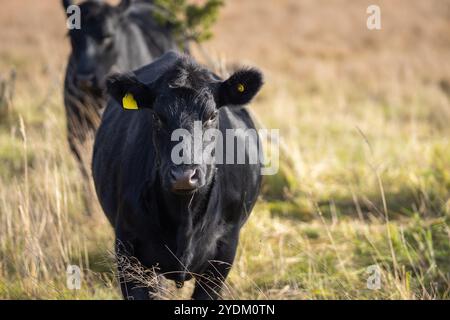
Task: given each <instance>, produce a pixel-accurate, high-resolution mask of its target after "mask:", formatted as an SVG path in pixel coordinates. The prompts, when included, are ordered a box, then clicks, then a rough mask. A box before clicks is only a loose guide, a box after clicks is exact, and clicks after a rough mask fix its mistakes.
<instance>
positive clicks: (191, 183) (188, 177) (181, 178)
mask: <svg viewBox="0 0 450 320" xmlns="http://www.w3.org/2000/svg"><path fill="white" fill-rule="evenodd" d="M170 179H171V182H172V189H173V190H174V191H192V190H194V189H196V188H197V187H198V186H199V182H200V179H199V169H186V170H177V169H172V170H170Z"/></svg>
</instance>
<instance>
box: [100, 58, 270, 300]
mask: <svg viewBox="0 0 450 320" xmlns="http://www.w3.org/2000/svg"><path fill="white" fill-rule="evenodd" d="M261 85H262V75H261V73H260V72H259V71H257V70H255V69H241V70H239V71H237V72H235V73H234V74H233V75H232V76H231V77H230V78H229V79H227V80H225V81H223V80H222V79H220V78H219V77H218V76H216V75H215V74H213V73H212V72H210V71H209V70H207V69H205V68H204V67H201V66H199V65H198V64H197V63H196V62H195V61H194V60H193V59H192V58H190V57H188V56H182V55H179V54H177V53H174V52H169V53H166V54H165V55H163V56H162V57H161V58H159V59H158V60H156V61H155V62H153V63H152V64H150V65H148V66H145V67H143V68H141V69H138V70H137V71H135V72H130V73H127V74H122V75H116V76H113V77H111V78H110V79H109V80H108V84H107V87H108V92H109V94H110V95H111V96H112V99H111V100H110V102H109V103H108V106H107V108H106V110H105V112H104V114H103V118H102V123H101V125H100V127H99V129H98V131H97V135H96V139H95V144H94V155H93V161H92V166H93V168H92V170H93V171H92V173H93V178H94V183H95V187H96V191H97V195H98V198H99V200H100V203H101V205H102V208H103V210H104V212H105V214H106V216H107V217H108V219H109V221H110V223H111V224H112V226H113V228H114V230H115V234H116V254H117V257H118V267H119V276H120V283H121V290H122V293H123V296H124V298H133V299H149V298H154V297H155V295H157V287H156V286H150V287H143V285H142V284H141V283H139V281H136V279H134V278H133V270H135V268H134V267H133V265H134V263H135V260H134V259H137V261H138V262H139V263H140V264H141V265H143V266H144V267H145V268H156V272H157V273H159V274H162V275H164V276H165V277H166V278H168V279H170V280H174V281H175V282H176V284H177V286H178V287H181V286H182V285H183V283H184V281H186V280H189V279H191V278H192V277H195V280H196V284H195V289H194V293H193V296H192V297H193V298H194V299H215V298H217V297H219V294H220V289H221V287H222V285H223V281H225V278H226V277H227V275H228V272H229V270H230V268H231V265H232V263H233V260H234V257H235V253H236V248H237V245H238V239H239V231H240V229H241V227H242V226H243V224H244V223H245V221H246V220H247V218H248V216H249V215H250V212H251V210H252V208H253V206H254V204H255V202H256V199H257V196H258V194H259V190H260V183H261V175H260V169H261V162H260V159H258V161H256V162H253V164H252V163H251V161H249V157H250V148H248V149H247V148H245V150H240V151H241V152H245V154H244V156H245V164H220V163H223V162H224V161H217V157H218V155H216V153H214V152H211V154H208V155H207V157H205V155H204V158H203V161H202V162H201V163H196V164H189V163H183V164H178V165H175V164H174V163H173V161H172V158H171V151H172V150H173V148H174V146H175V144H177V143H179V142H174V141H172V139H171V133H172V132H173V130H175V129H178V128H183V129H185V130H187V131H185V132H189V134H192V133H193V128H194V122H195V121H200V122H201V126H200V127H201V128H202V132H205V130H207V129H210V128H216V129H218V130H220V132H222V134H223V136H224V137H225V131H226V130H227V129H239V128H240V129H244V130H246V129H254V128H255V126H254V124H253V121H252V119H251V118H250V116H249V114H248V112H247V111H246V110H245V109H244V108H243V107H242V106H243V105H244V104H246V103H248V102H250V101H251V100H252V98H253V97H254V96H255V95H256V93H257V92H258V91H259V89H260V87H261ZM130 95H131V96H132V97H134V101H133V102H134V104H132V105H131V106H132V107H133V108H138V109H142V110H134V111H133V110H124V109H123V108H122V103H123V102H124V100H123V99H124V98H125V100H127V99H128V98H129V97H130ZM124 103H125V102H124ZM197 123H198V122H197ZM184 138H185V136H183V139H182V140H183V142H185V141H189V139H184ZM246 139H248V140H247V142H248V144H249V145H253V146H257V145H258V143H259V140H258V136H257V135H254V136H251V135H250V136H247V138H246V137H245V136H244V137H243V136H240V135H238V136H237V138H236V141H237V142H236V143H235V145H234V148H235V150H234V155H235V156H234V157H235V159H234V161H235V162H234V163H236V157H237V146H238V145H239V144H240V143H242V142H243V143H244V144H245V140H246ZM238 140H240V141H238ZM211 143H215V139H211V140H209V141H207V139H205V141H204V142H203V147H204V148H206V147H207V146H208V145H210V144H211ZM223 147H224V150H223V155H226V154H227V152H231V151H230V150H227V145H226V143H224V144H223ZM187 150H188V149H187ZM191 150H194V148H191ZM258 151H259V152H260V151H261V150H258ZM194 152H196V151H194ZM259 155H260V153H258V158H259ZM124 257H125V259H124ZM133 261H134V262H133ZM125 269H126V270H125ZM125 271H126V272H125ZM130 272H131V276H130V275H129V273H130Z"/></svg>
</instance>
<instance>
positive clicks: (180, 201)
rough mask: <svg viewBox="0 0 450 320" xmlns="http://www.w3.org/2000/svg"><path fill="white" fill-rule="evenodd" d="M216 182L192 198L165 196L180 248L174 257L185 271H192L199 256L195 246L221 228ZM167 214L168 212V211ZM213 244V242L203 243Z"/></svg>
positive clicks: (166, 194)
mask: <svg viewBox="0 0 450 320" xmlns="http://www.w3.org/2000/svg"><path fill="white" fill-rule="evenodd" d="M214 183H215V182H214V180H213V181H212V182H211V183H210V184H209V185H208V186H207V187H205V188H204V189H202V190H200V191H197V192H196V193H195V194H193V195H191V196H176V195H172V194H169V193H164V196H163V201H164V204H163V205H164V207H165V208H166V210H167V211H166V212H165V213H162V212H163V211H161V213H162V214H168V215H169V216H170V217H171V220H172V223H173V222H174V224H176V226H177V228H176V248H174V249H175V250H174V253H175V255H176V256H177V259H178V260H179V262H180V267H181V268H189V267H190V264H191V261H192V258H193V256H194V254H195V251H196V250H195V246H196V245H197V244H198V243H204V242H203V241H199V240H200V239H201V238H203V237H204V236H205V235H208V234H211V233H210V232H208V231H207V230H208V229H211V228H217V227H218V225H219V224H220V223H221V221H220V218H219V215H218V212H219V211H218V210H216V209H215V207H216V206H217V205H218V204H217V201H215V200H214V199H217V197H215V196H214V194H215V192H216V190H215V189H214ZM164 211H165V210H164ZM203 240H204V241H207V242H209V240H210V239H203Z"/></svg>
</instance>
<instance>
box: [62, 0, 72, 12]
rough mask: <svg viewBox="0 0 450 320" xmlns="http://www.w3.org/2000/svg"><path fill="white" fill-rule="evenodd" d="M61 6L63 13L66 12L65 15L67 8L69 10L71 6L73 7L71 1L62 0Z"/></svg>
mask: <svg viewBox="0 0 450 320" xmlns="http://www.w3.org/2000/svg"><path fill="white" fill-rule="evenodd" d="M62 5H63V8H64V11H66V13H67V8H69V7H70V6H71V5H73V1H72V0H62Z"/></svg>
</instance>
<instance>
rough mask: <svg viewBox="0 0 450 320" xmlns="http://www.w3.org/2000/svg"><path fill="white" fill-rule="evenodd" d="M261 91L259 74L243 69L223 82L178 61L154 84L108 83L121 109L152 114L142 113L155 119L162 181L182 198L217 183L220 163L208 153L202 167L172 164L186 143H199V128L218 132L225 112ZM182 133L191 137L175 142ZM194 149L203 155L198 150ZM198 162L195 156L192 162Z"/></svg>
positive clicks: (123, 78) (130, 78)
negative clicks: (176, 134)
mask: <svg viewBox="0 0 450 320" xmlns="http://www.w3.org/2000/svg"><path fill="white" fill-rule="evenodd" d="M261 86H262V74H261V72H259V71H258V70H256V69H240V70H238V71H236V72H235V73H234V74H233V75H231V77H229V78H228V79H227V80H225V81H222V80H221V79H220V78H219V77H217V76H216V75H214V74H213V73H212V72H211V71H209V70H207V69H205V68H203V67H201V66H199V65H198V64H196V63H195V62H194V61H193V60H192V59H190V58H187V57H182V58H180V59H178V61H177V62H176V63H175V64H174V65H173V66H172V67H171V68H169V69H167V70H165V71H164V72H163V73H162V74H161V75H160V76H159V77H158V78H157V79H156V80H155V81H153V82H152V83H150V84H144V83H143V82H142V81H140V80H138V78H137V77H136V76H135V74H133V73H130V74H125V75H114V76H112V77H110V78H109V79H108V81H107V88H108V93H109V94H110V95H111V96H112V97H113V98H114V99H115V100H116V101H117V102H119V104H121V105H123V104H127V103H128V104H129V105H128V106H126V105H125V107H126V108H130V107H131V108H133V109H150V110H151V112H142V117H145V116H148V117H151V119H150V120H149V121H151V122H152V130H153V131H154V132H153V144H154V148H155V150H156V154H157V158H158V161H159V163H160V166H159V169H158V170H159V176H160V179H161V181H162V185H163V187H164V188H165V189H166V190H170V191H172V192H174V193H178V194H191V193H193V192H195V191H196V190H199V189H200V188H202V187H204V186H206V185H208V184H209V183H211V181H212V180H213V177H214V174H215V171H216V163H215V154H214V152H211V153H210V154H205V153H203V155H202V160H201V162H200V163H198V162H196V163H192V162H191V163H182V164H175V163H174V161H172V152H173V150H174V148H175V147H176V146H178V147H179V146H180V141H183V142H184V143H193V141H194V138H195V137H194V126H196V127H197V130H198V128H199V127H200V130H201V131H202V133H204V132H205V131H206V130H208V129H211V128H218V125H219V119H218V118H219V112H218V111H219V108H221V107H224V106H228V107H230V108H233V107H235V108H238V107H241V106H242V105H244V104H247V103H248V102H250V101H251V100H252V99H253V97H254V96H255V95H256V93H257V92H258V91H259V89H260V88H261ZM130 99H131V101H129V100H130ZM127 112H139V111H127ZM180 128H181V129H183V130H182V132H185V134H186V135H190V136H191V138H190V139H187V137H184V136H180V140H178V141H172V139H171V135H172V133H173V132H174V130H176V129H180ZM178 132H179V131H178ZM197 133H198V131H197ZM192 137H194V138H192ZM181 138H182V139H181ZM211 143H216V141H215V138H211V139H209V140H208V139H205V140H203V141H202V142H201V144H202V145H203V148H202V150H205V148H208V149H210V150H211V149H213V148H211V147H213V146H211V145H209V144H211ZM208 145H209V147H208ZM187 149H188V148H187ZM187 149H184V150H187ZM190 150H191V151H192V152H198V149H197V150H195V149H194V147H192V145H191V148H190ZM202 150H200V152H202ZM182 152H183V151H182ZM193 158H194V155H192V157H191V158H190V159H191V161H192V159H193Z"/></svg>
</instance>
